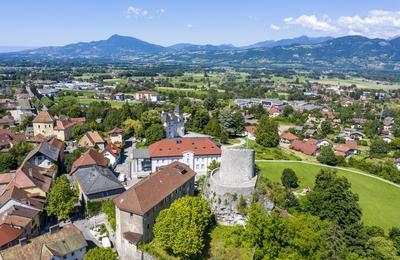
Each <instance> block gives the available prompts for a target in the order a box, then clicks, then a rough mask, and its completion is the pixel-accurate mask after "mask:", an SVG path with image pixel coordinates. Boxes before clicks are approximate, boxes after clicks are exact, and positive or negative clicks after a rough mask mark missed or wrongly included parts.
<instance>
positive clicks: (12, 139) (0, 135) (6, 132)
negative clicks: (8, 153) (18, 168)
mask: <svg viewBox="0 0 400 260" xmlns="http://www.w3.org/2000/svg"><path fill="white" fill-rule="evenodd" d="M24 140H25V136H24V135H22V134H15V133H14V132H13V131H11V130H10V129H8V128H6V129H0V151H2V150H8V149H10V148H11V147H12V146H13V145H14V144H17V143H19V142H22V141H24Z"/></svg>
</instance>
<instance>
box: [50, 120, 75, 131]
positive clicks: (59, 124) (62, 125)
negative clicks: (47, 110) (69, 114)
mask: <svg viewBox="0 0 400 260" xmlns="http://www.w3.org/2000/svg"><path fill="white" fill-rule="evenodd" d="M75 124H76V123H75V122H74V121H71V120H57V121H56V125H55V126H54V129H55V130H65V129H67V128H69V127H72V126H74V125H75Z"/></svg>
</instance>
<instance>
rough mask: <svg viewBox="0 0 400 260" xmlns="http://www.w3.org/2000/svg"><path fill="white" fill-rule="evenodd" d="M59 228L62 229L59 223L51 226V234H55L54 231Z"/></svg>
mask: <svg viewBox="0 0 400 260" xmlns="http://www.w3.org/2000/svg"><path fill="white" fill-rule="evenodd" d="M58 230H60V226H59V225H58V224H56V225H54V226H51V227H49V231H50V234H54V233H55V232H57V231H58Z"/></svg>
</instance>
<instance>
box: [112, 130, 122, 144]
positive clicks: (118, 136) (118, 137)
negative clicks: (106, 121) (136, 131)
mask: <svg viewBox="0 0 400 260" xmlns="http://www.w3.org/2000/svg"><path fill="white" fill-rule="evenodd" d="M108 137H109V138H110V141H111V143H113V144H114V143H120V144H122V142H123V141H124V130H123V129H121V128H117V127H116V128H114V129H113V130H111V131H110V132H108Z"/></svg>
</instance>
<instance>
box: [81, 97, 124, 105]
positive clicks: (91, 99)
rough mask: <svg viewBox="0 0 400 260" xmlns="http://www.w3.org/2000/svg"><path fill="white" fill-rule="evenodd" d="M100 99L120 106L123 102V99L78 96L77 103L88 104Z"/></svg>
mask: <svg viewBox="0 0 400 260" xmlns="http://www.w3.org/2000/svg"><path fill="white" fill-rule="evenodd" d="M100 101H105V102H108V103H110V104H111V106H113V107H122V105H123V104H125V101H115V100H105V99H95V98H83V97H79V104H82V105H89V104H91V103H93V102H100Z"/></svg>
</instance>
